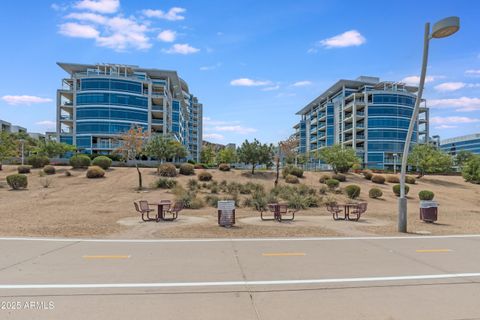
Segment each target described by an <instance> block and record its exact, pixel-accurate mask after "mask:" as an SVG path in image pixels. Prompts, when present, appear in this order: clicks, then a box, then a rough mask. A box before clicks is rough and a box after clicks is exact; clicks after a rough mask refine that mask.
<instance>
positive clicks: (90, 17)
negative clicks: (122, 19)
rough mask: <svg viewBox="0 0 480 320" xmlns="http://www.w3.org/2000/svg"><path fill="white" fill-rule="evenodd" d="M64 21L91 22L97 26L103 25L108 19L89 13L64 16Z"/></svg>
mask: <svg viewBox="0 0 480 320" xmlns="http://www.w3.org/2000/svg"><path fill="white" fill-rule="evenodd" d="M65 18H66V19H75V20H79V21H87V22H93V23H97V24H105V23H106V22H107V21H108V19H107V18H106V17H105V16H102V15H101V14H96V13H91V12H81V13H79V12H74V13H70V14H68V15H67V16H65Z"/></svg>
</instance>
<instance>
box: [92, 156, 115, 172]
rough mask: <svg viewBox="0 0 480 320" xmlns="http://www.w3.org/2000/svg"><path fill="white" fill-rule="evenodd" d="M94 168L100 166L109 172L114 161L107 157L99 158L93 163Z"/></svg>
mask: <svg viewBox="0 0 480 320" xmlns="http://www.w3.org/2000/svg"><path fill="white" fill-rule="evenodd" d="M92 166H98V167H100V168H102V169H103V170H107V169H108V168H110V167H111V166H112V159H110V158H109V157H106V156H98V157H96V158H95V159H93V161H92Z"/></svg>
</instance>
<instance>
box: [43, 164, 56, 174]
mask: <svg viewBox="0 0 480 320" xmlns="http://www.w3.org/2000/svg"><path fill="white" fill-rule="evenodd" d="M43 172H45V174H55V172H56V170H55V167H54V166H45V167H43Z"/></svg>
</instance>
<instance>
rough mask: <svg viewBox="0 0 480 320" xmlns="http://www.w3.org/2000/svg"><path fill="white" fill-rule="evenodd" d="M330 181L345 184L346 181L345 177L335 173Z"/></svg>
mask: <svg viewBox="0 0 480 320" xmlns="http://www.w3.org/2000/svg"><path fill="white" fill-rule="evenodd" d="M332 179H335V180H338V181H340V182H345V181H347V177H346V176H345V175H344V174H341V173H337V174H334V175H332Z"/></svg>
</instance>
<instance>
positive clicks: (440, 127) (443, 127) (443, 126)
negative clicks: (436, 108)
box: [435, 124, 458, 129]
mask: <svg viewBox="0 0 480 320" xmlns="http://www.w3.org/2000/svg"><path fill="white" fill-rule="evenodd" d="M454 128H458V126H453V125H450V124H441V125H439V126H435V129H454Z"/></svg>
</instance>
